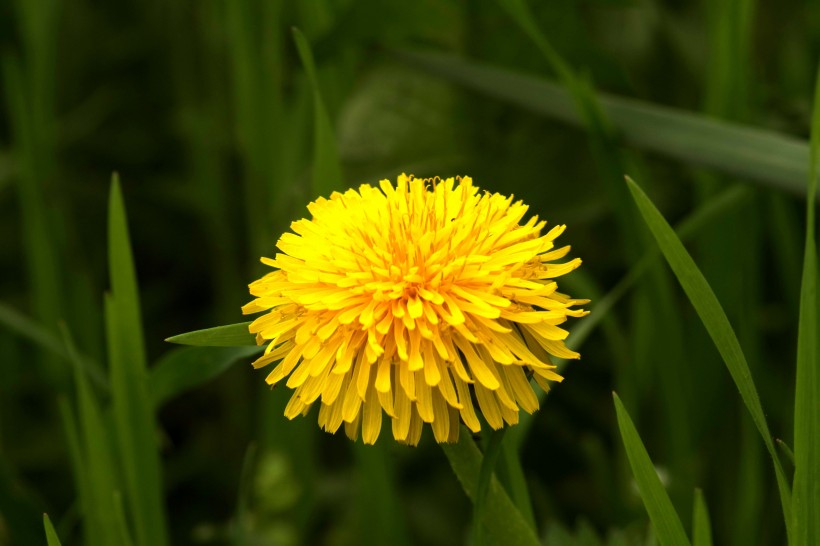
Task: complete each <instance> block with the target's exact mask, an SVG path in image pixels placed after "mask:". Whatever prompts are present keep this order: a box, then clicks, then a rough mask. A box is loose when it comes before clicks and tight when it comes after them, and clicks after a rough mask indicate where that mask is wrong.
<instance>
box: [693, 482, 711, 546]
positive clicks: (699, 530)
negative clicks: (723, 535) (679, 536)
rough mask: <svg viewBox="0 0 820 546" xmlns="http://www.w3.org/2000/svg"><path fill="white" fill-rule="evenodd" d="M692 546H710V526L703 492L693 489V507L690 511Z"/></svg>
mask: <svg viewBox="0 0 820 546" xmlns="http://www.w3.org/2000/svg"><path fill="white" fill-rule="evenodd" d="M692 514H693V515H692V546H712V524H711V522H710V521H709V510H708V509H707V508H706V501H705V500H704V498H703V491H701V490H700V489H695V506H694V509H693V511H692Z"/></svg>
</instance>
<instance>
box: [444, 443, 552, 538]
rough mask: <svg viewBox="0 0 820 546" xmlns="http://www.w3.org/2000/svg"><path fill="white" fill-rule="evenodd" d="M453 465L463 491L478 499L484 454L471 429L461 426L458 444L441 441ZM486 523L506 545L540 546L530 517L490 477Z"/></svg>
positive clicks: (492, 532)
mask: <svg viewBox="0 0 820 546" xmlns="http://www.w3.org/2000/svg"><path fill="white" fill-rule="evenodd" d="M441 447H442V449H443V450H444V454H445V455H446V456H447V460H448V461H450V466H451V467H452V469H453V472H455V474H456V476H457V477H458V480H459V481H460V482H461V486H462V487H463V488H464V492H465V493H467V496H468V497H469V498H470V499H472V500H473V502H475V499H476V496H477V492H478V476H479V473H480V471H481V461H482V458H483V457H482V455H481V451H479V449H478V447H477V446H476V445H475V442H474V441H473V439H472V438H471V437H470V432H469V431H467V429H465V428H462V430H461V434H459V440H458V442H457V443H455V444H441ZM484 525H485V526H486V527H487V530H488V531H489V532H490V534H491V535H493V538H495V539H496V541H497V542H498V544H504V545H505V546H538V545H539V544H540V542H539V541H538V538H537V537H536V536H535V533H534V531H533V530H532V528H530V526H529V525H528V524H527V521H526V520H525V519H524V517H523V516H522V515H521V513H520V512H519V511H518V509H516V507H515V505H514V504H513V502H512V501H511V500H510V497H509V496H508V495H507V493H506V492H505V491H504V488H503V487H501V484H500V483H499V482H498V480H496V479H495V478H492V479H491V480H490V485H489V490H488V492H487V499H486V510H485V511H484Z"/></svg>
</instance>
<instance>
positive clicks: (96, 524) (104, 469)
mask: <svg viewBox="0 0 820 546" xmlns="http://www.w3.org/2000/svg"><path fill="white" fill-rule="evenodd" d="M60 329H61V330H62V334H63V339H64V341H65V346H66V350H67V352H68V355H69V359H70V360H71V363H72V365H73V366H72V367H73V368H74V385H75V389H76V392H77V405H78V416H79V423H80V427H79V442H80V443H79V449H80V453H81V454H82V457H83V459H82V460H83V466H84V468H85V470H84V472H85V478H86V479H87V482H86V484H87V485H86V487H87V496H86V503H87V504H86V505H85V506H84V512H85V517H86V527H85V528H86V533H87V534H88V535H89V536H93V537H94V542H95V543H98V544H116V543H118V538H119V537H118V534H117V532H116V528H115V527H114V507H113V505H112V504H111V494H112V493H113V492H114V490H115V489H116V485H115V470H114V459H113V456H112V453H111V440H110V438H109V433H108V430H107V429H106V426H105V421H104V419H103V412H102V410H101V408H100V406H99V403H98V401H97V399H96V397H95V395H94V392H93V391H92V390H91V386H90V385H89V384H88V380H87V378H86V376H85V373H84V372H83V370H82V365H81V363H80V360H79V357H78V356H77V350H76V349H75V348H74V342H73V340H72V339H71V335H70V333H69V331H68V328H66V326H65V325H64V324H60Z"/></svg>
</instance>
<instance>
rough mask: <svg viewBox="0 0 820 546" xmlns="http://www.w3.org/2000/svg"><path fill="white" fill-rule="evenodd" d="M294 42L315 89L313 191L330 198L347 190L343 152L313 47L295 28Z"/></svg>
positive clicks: (311, 84) (311, 85) (312, 87)
mask: <svg viewBox="0 0 820 546" xmlns="http://www.w3.org/2000/svg"><path fill="white" fill-rule="evenodd" d="M292 31H293V41H294V42H295V43H296V49H297V51H298V52H299V58H300V59H301V60H302V66H304V68H305V73H306V74H307V77H308V81H309V82H310V87H311V89H312V90H313V180H312V182H313V183H312V189H313V192H314V194H316V195H324V196H327V195H330V194H331V193H332V192H334V191H339V190H342V189H343V186H342V180H343V179H342V168H341V165H340V163H339V152H338V150H337V148H336V136H335V135H334V133H333V125H332V124H331V123H330V116H328V113H327V109H326V108H325V103H324V101H323V100H322V93H321V90H320V88H319V78H318V77H317V75H316V64H315V63H314V61H313V52H311V50H310V44H309V43H308V41H307V38H305V35H304V34H302V32H301V31H300V30H299V29H298V28H296V27H294V28H293V29H292Z"/></svg>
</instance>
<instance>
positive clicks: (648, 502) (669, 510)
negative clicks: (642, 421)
mask: <svg viewBox="0 0 820 546" xmlns="http://www.w3.org/2000/svg"><path fill="white" fill-rule="evenodd" d="M612 397H613V399H614V400H615V411H616V413H617V414H618V428H620V430H621V439H622V440H623V442H624V447H625V448H626V454H627V457H628V458H629V466H631V467H632V474H633V475H634V476H635V481H636V482H637V484H638V490H639V491H640V492H641V499H642V500H643V504H644V506H645V507H646V511H647V513H649V519H650V520H652V525H653V527H654V529H655V533H656V535H657V537H658V540H659V541H660V543H661V545H662V546H689V539H688V538H687V537H686V532H685V531H684V530H683V524H682V523H681V521H680V518H679V517H678V514H677V512H676V511H675V507H674V506H672V501H671V500H669V495H668V494H667V493H666V490H665V489H664V487H663V484H662V483H661V480H660V478H659V477H658V473H657V471H656V470H655V465H653V464H652V460H651V459H650V458H649V454H648V453H647V452H646V448H645V447H644V445H643V442H642V441H641V438H640V436H639V435H638V431H637V430H636V429H635V425H634V424H633V423H632V419H631V418H630V417H629V413H627V411H626V408H625V407H624V405H623V403H622V402H621V399H620V398H619V397H618V395H617V394H615V393H612Z"/></svg>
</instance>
